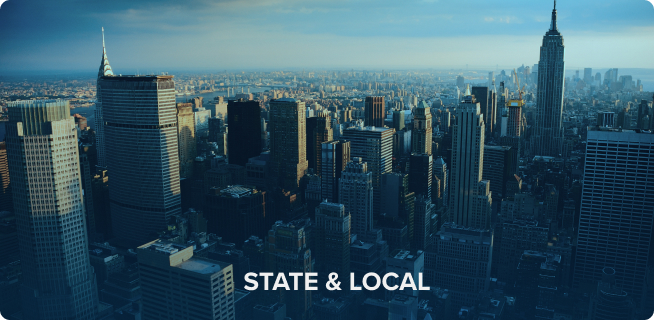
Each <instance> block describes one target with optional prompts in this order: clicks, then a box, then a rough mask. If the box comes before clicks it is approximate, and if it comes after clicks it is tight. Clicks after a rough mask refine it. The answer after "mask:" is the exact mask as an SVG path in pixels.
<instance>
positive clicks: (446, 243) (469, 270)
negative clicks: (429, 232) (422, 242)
mask: <svg viewBox="0 0 654 320" xmlns="http://www.w3.org/2000/svg"><path fill="white" fill-rule="evenodd" d="M435 239H436V244H435V245H434V246H433V248H432V249H430V250H427V251H426V252H425V275H424V277H425V282H426V284H427V285H429V286H438V287H440V288H443V289H448V290H449V291H450V293H451V295H452V304H453V305H454V306H455V307H456V306H470V305H472V304H473V303H476V301H477V299H478V296H479V293H480V292H482V291H486V290H488V288H489V285H490V272H491V261H492V248H493V234H492V232H490V231H488V230H480V229H474V228H466V227H462V226H457V225H455V224H452V223H445V224H443V227H442V228H441V230H440V231H439V232H438V233H437V234H436V237H435Z"/></svg>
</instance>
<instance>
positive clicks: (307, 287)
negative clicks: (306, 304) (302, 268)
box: [304, 272, 318, 291]
mask: <svg viewBox="0 0 654 320" xmlns="http://www.w3.org/2000/svg"><path fill="white" fill-rule="evenodd" d="M311 277H316V278H317V277H318V273H317V272H307V273H305V274H304V290H310V291H313V290H318V287H312V286H311V284H312V283H318V279H311Z"/></svg>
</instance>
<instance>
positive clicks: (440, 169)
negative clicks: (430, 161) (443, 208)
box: [432, 158, 449, 205]
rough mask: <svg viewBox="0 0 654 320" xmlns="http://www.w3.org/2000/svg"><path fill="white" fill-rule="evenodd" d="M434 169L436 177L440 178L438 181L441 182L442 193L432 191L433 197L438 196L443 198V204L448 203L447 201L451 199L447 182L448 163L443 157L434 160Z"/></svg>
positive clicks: (436, 197)
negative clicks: (435, 193) (437, 193)
mask: <svg viewBox="0 0 654 320" xmlns="http://www.w3.org/2000/svg"><path fill="white" fill-rule="evenodd" d="M433 167H434V168H433V170H434V177H435V178H438V183H439V190H440V192H441V194H440V195H434V192H433V191H432V197H433V199H434V200H436V199H438V198H442V199H443V204H445V205H447V203H445V202H446V201H447V200H448V199H449V186H448V182H447V175H448V171H447V164H446V163H445V161H444V160H443V158H438V159H436V160H435V161H434V165H433Z"/></svg>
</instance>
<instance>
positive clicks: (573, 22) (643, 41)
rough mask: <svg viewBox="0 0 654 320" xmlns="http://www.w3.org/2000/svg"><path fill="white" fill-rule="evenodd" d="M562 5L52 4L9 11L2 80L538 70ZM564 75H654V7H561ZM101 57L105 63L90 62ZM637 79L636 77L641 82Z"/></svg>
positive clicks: (3, 24) (0, 20)
mask: <svg viewBox="0 0 654 320" xmlns="http://www.w3.org/2000/svg"><path fill="white" fill-rule="evenodd" d="M551 7H552V1H519V0H508V1H483V0H467V1H434V0H411V1H387V0H382V1H366V0H364V1H340V0H338V1H300V0H290V1H282V0H249V1H203V0H193V1H168V0H164V1H150V0H147V1H123V0H119V1H72V0H65V1H46V0H26V1H18V0H10V1H8V2H6V3H4V4H3V5H2V8H1V9H0V43H2V44H3V45H2V47H0V73H5V74H15V73H20V72H21V71H31V72H34V71H38V72H51V71H68V72H70V71H84V70H90V69H93V68H94V66H95V65H96V64H97V60H98V57H97V56H98V54H99V53H98V49H97V48H98V44H99V43H100V41H101V35H100V28H101V27H102V26H104V27H105V30H106V40H107V45H108V47H109V49H108V53H109V54H110V56H111V61H112V63H114V64H115V65H116V66H120V67H118V70H117V72H119V73H123V74H135V73H137V72H139V73H158V72H161V71H176V70H183V71H200V70H202V71H206V70H209V69H210V70H232V69H255V68H379V69H381V68H386V69H391V68H462V69H463V68H466V66H468V68H470V69H474V68H476V69H484V70H489V71H493V70H495V68H496V66H498V65H499V68H500V69H501V68H506V67H514V66H515V65H516V64H517V65H520V64H525V65H531V64H534V63H536V62H537V60H538V50H537V49H535V48H538V46H539V44H540V42H541V37H542V35H543V30H544V29H546V28H547V27H548V26H549V13H548V12H549V10H550V8H551ZM558 7H559V12H561V14H560V16H559V19H560V20H559V24H560V26H561V27H562V28H565V30H566V43H565V45H566V57H565V58H566V59H565V60H566V68H567V69H581V68H584V67H589V66H590V67H594V68H598V69H601V68H614V67H617V68H653V67H654V64H653V63H652V61H651V59H650V58H649V56H648V55H647V54H643V53H644V52H654V42H652V41H650V40H651V35H652V34H654V9H653V8H652V5H651V4H650V3H648V2H647V1H645V0H628V1H623V0H601V1H591V0H583V1H559V3H558ZM91 52H92V53H95V55H93V54H90V53H91ZM632 73H633V72H632Z"/></svg>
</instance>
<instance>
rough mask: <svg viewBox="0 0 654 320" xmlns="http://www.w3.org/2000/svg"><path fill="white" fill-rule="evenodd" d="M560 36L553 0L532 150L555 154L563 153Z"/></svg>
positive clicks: (540, 72)
mask: <svg viewBox="0 0 654 320" xmlns="http://www.w3.org/2000/svg"><path fill="white" fill-rule="evenodd" d="M564 48H565V47H564V45H563V37H562V36H561V33H559V30H558V28H557V26H556V2H555V3H554V10H552V23H551V25H550V30H549V31H547V33H545V36H544V37H543V45H542V46H541V47H540V60H539V62H538V92H537V94H536V121H535V125H534V136H533V139H534V140H533V141H534V142H533V149H532V150H533V154H535V155H540V156H552V157H556V156H559V155H560V154H562V153H563V80H564V79H563V77H564V72H565V63H564V62H563V52H564Z"/></svg>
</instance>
